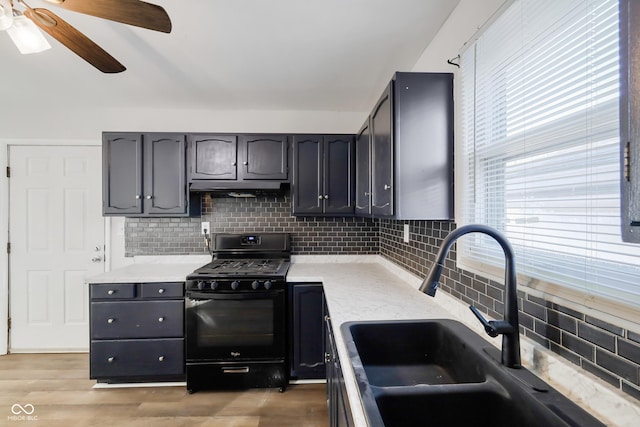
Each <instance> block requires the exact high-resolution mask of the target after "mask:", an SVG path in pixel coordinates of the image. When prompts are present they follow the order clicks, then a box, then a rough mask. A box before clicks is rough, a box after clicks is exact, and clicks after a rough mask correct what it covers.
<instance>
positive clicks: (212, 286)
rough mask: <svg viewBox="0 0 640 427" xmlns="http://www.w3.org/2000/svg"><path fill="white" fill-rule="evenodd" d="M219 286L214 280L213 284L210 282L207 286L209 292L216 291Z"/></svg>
mask: <svg viewBox="0 0 640 427" xmlns="http://www.w3.org/2000/svg"><path fill="white" fill-rule="evenodd" d="M219 285H220V284H219V283H218V282H217V281H215V280H214V281H213V282H211V284H210V285H209V287H210V288H211V290H212V291H215V290H216V289H218V286H219Z"/></svg>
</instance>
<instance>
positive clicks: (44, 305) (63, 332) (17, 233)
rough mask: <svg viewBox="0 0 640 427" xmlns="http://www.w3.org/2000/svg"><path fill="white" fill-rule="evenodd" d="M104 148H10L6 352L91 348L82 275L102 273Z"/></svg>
mask: <svg viewBox="0 0 640 427" xmlns="http://www.w3.org/2000/svg"><path fill="white" fill-rule="evenodd" d="M100 156H101V150H100V147H99V146H10V147H9V165H10V168H11V177H10V179H9V203H10V206H9V242H10V245H11V251H10V254H9V294H10V295H9V313H10V318H11V326H10V330H9V350H10V351H12V352H29V351H70V350H71V351H75V350H88V348H89V296H88V286H87V285H85V284H84V278H85V277H86V276H88V275H93V274H98V273H100V272H102V271H104V262H103V259H104V219H103V217H102V212H101V203H102V201H101V200H102V198H101V191H102V188H101V176H102V175H101V168H102V162H101V157H100Z"/></svg>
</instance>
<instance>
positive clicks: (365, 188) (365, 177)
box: [355, 119, 371, 216]
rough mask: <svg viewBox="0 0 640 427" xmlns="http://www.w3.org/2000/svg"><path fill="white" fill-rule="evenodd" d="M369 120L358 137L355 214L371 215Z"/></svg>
mask: <svg viewBox="0 0 640 427" xmlns="http://www.w3.org/2000/svg"><path fill="white" fill-rule="evenodd" d="M369 130H370V127H369V120H368V119H367V121H366V122H365V124H364V125H363V126H362V128H361V129H360V132H358V134H357V135H356V190H355V191H356V194H355V199H356V200H355V213H356V215H359V216H369V215H371V132H370V131H369Z"/></svg>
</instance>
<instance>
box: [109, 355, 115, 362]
mask: <svg viewBox="0 0 640 427" xmlns="http://www.w3.org/2000/svg"><path fill="white" fill-rule="evenodd" d="M114 360H116V358H115V357H113V356H111V357H109V358H108V359H107V362H109V363H113V361H114Z"/></svg>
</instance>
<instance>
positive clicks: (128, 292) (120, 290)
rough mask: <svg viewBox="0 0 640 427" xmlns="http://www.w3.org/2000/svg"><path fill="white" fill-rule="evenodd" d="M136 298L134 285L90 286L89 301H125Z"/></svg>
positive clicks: (109, 284)
mask: <svg viewBox="0 0 640 427" xmlns="http://www.w3.org/2000/svg"><path fill="white" fill-rule="evenodd" d="M135 297H136V285H135V284H134V283H99V284H97V283H96V284H92V285H91V299H126V298H135Z"/></svg>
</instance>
